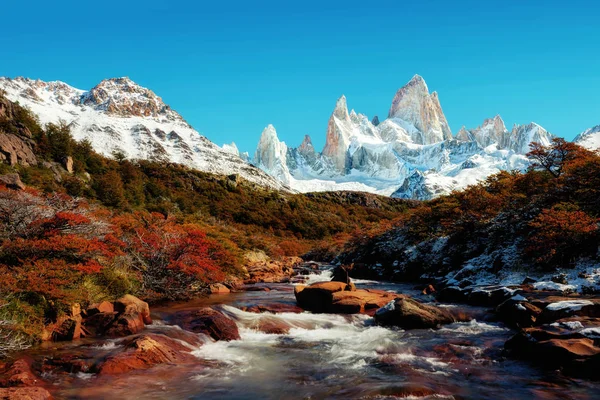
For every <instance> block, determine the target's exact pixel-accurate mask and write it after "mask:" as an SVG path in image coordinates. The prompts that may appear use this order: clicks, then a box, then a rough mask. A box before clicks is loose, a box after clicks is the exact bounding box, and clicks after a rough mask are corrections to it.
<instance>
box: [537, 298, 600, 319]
mask: <svg viewBox="0 0 600 400" xmlns="http://www.w3.org/2000/svg"><path fill="white" fill-rule="evenodd" d="M544 303H545V304H544V305H545V307H544V309H543V311H542V313H541V315H540V317H539V319H540V322H541V323H548V322H553V321H556V320H559V319H562V318H568V317H573V316H579V317H600V302H599V301H598V300H595V299H578V298H553V297H549V298H548V299H545V300H544ZM540 304H543V303H542V302H540Z"/></svg>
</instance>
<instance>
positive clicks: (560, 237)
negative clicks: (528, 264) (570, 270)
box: [526, 204, 598, 266]
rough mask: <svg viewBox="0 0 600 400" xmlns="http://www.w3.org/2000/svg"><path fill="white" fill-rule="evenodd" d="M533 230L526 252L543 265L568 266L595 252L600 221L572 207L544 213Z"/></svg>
mask: <svg viewBox="0 0 600 400" xmlns="http://www.w3.org/2000/svg"><path fill="white" fill-rule="evenodd" d="M529 226H530V227H531V228H532V229H533V232H532V233H531V235H530V238H529V246H528V247H527V249H526V250H527V252H528V253H529V255H530V256H532V257H534V258H535V260H536V262H538V263H540V264H552V263H555V264H557V266H563V265H568V264H569V263H570V262H571V261H572V259H573V258H574V257H576V256H580V255H584V254H589V253H590V252H593V251H595V245H593V244H594V243H595V242H594V239H595V237H596V235H597V233H598V219H597V218H594V217H591V216H590V215H588V214H586V213H585V212H583V211H579V210H576V209H574V207H573V206H572V205H568V204H566V205H565V204H561V205H557V206H555V207H553V208H551V209H545V210H542V212H541V213H540V214H539V215H538V216H537V217H536V218H534V219H533V221H531V222H530V223H529Z"/></svg>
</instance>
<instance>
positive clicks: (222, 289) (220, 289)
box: [209, 283, 231, 294]
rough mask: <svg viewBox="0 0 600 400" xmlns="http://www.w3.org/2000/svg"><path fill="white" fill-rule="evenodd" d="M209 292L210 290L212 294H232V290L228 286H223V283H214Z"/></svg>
mask: <svg viewBox="0 0 600 400" xmlns="http://www.w3.org/2000/svg"><path fill="white" fill-rule="evenodd" d="M209 290H210V293H211V294H227V293H231V290H229V288H228V287H227V286H225V285H223V284H222V283H214V284H212V285H210V287H209Z"/></svg>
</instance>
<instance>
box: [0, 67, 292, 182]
mask: <svg viewBox="0 0 600 400" xmlns="http://www.w3.org/2000/svg"><path fill="white" fill-rule="evenodd" d="M0 90H2V91H4V93H6V97H7V98H8V99H9V100H11V101H15V102H17V101H18V102H19V103H20V104H21V105H22V106H24V107H26V108H28V109H30V110H31V111H32V112H33V113H34V114H35V115H36V116H37V117H38V119H39V120H40V122H41V123H42V124H47V123H55V124H56V123H59V122H61V121H63V122H65V123H66V124H68V126H69V127H70V129H71V133H72V135H73V137H74V138H75V139H77V140H84V139H87V140H89V141H90V143H91V144H92V146H93V148H94V149H95V150H96V151H97V152H99V153H101V154H104V155H107V156H110V155H112V154H114V152H120V153H122V154H124V155H125V156H126V157H127V158H130V159H147V160H155V161H160V162H175V163H180V164H184V165H187V166H189V167H191V168H195V169H198V170H201V171H205V172H211V173H216V174H221V175H232V174H238V175H240V176H241V177H243V178H245V179H247V180H248V181H251V182H254V183H256V184H259V185H262V186H267V187H272V188H275V189H284V190H288V189H287V188H285V187H284V186H283V185H282V184H281V183H280V182H279V181H277V180H275V179H273V178H272V177H271V176H270V175H268V174H266V173H265V172H263V171H262V170H260V169H258V168H256V167H254V166H252V165H250V164H248V163H247V160H248V155H247V154H240V153H239V151H238V149H237V147H236V146H235V143H232V144H231V145H225V146H223V148H221V147H219V146H217V145H216V144H214V143H212V142H211V141H210V140H208V139H207V138H205V137H204V136H202V135H200V134H199V133H198V132H197V131H196V130H194V128H192V127H191V126H190V125H189V124H188V123H187V122H186V121H185V120H184V119H183V117H182V116H181V115H179V114H178V113H177V112H175V111H174V110H173V109H171V107H169V106H168V105H167V104H165V103H164V102H163V101H162V99H161V98H160V97H158V96H157V95H156V94H155V93H154V92H152V91H151V90H149V89H146V88H143V87H141V86H139V85H137V84H136V83H134V82H133V81H131V80H130V79H129V78H112V79H105V80H103V81H102V82H100V83H99V84H98V85H96V86H95V87H93V88H92V89H91V90H89V91H85V90H80V89H76V88H74V87H71V86H69V85H67V84H66V83H63V82H59V81H56V82H44V81H40V80H32V79H27V78H15V79H10V78H2V77H0Z"/></svg>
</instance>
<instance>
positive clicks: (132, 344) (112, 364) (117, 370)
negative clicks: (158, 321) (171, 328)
mask: <svg viewBox="0 0 600 400" xmlns="http://www.w3.org/2000/svg"><path fill="white" fill-rule="evenodd" d="M195 360H196V359H195V357H194V356H193V355H191V354H190V349H189V348H188V347H187V346H185V345H184V344H183V343H181V342H180V341H178V340H175V339H171V338H169V337H167V336H165V335H159V334H148V335H142V336H138V337H136V338H134V339H132V340H131V341H129V342H128V343H127V344H126V346H125V349H124V350H123V351H121V352H119V353H117V354H113V355H110V356H108V357H107V358H106V359H105V360H104V361H102V362H100V363H99V364H98V365H97V366H96V367H95V370H96V371H97V372H98V373H99V374H101V375H114V374H122V373H125V372H129V371H133V370H142V369H148V368H151V367H153V366H155V365H158V364H181V363H185V362H194V361H195Z"/></svg>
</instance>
